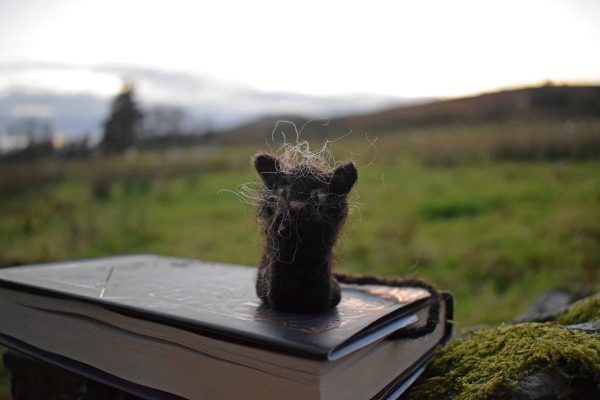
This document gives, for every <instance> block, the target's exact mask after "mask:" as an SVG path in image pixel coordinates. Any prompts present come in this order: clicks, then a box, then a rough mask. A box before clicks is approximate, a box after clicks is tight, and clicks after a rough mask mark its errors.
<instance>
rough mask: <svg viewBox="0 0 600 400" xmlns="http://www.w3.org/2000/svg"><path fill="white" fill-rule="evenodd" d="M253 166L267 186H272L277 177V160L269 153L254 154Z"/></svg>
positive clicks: (278, 170)
mask: <svg viewBox="0 0 600 400" xmlns="http://www.w3.org/2000/svg"><path fill="white" fill-rule="evenodd" d="M254 168H256V172H258V174H259V175H260V177H261V179H262V180H263V182H264V183H265V185H266V186H267V187H268V188H272V187H273V186H275V183H277V180H278V179H279V173H280V168H279V162H278V161H277V159H276V158H275V157H273V156H272V155H270V154H257V155H255V156H254Z"/></svg>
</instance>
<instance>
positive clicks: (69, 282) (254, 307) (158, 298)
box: [0, 255, 431, 360]
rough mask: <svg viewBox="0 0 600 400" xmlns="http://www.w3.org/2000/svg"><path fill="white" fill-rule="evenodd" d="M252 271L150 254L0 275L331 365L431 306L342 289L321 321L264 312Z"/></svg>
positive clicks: (412, 293) (406, 296)
mask: <svg viewBox="0 0 600 400" xmlns="http://www.w3.org/2000/svg"><path fill="white" fill-rule="evenodd" d="M255 274H256V269H255V268H252V267H244V266H237V265H227V264H217V263H207V262H202V261H196V260H187V259H178V258H170V257H162V256H154V255H134V256H119V257H108V258H100V259H93V260H83V261H74V262H66V263H51V264H41V265H33V266H22V267H15V268H7V269H3V270H0V287H4V288H8V289H13V290H17V291H24V292H32V293H37V294H42V295H44V296H52V297H59V298H67V299H76V300H78V301H83V302H88V303H93V304H96V305H98V306H101V307H104V308H108V309H110V310H112V311H117V312H119V313H122V314H126V315H130V316H133V317H136V318H141V319H147V320H151V321H154V322H159V323H161V324H165V325H171V326H173V327H176V328H179V329H184V330H189V331H193V332H198V333H201V334H203V335H207V336H212V337H216V338H219V339H223V340H230V341H236V342H241V343H245V344H249V345H255V346H259V347H264V348H269V349H274V350H279V351H283V352H287V353H296V354H298V355H302V356H306V357H312V358H318V359H328V360H334V359H337V358H340V357H343V356H345V355H346V354H348V353H350V352H352V351H355V350H356V349H358V348H361V347H364V346H367V345H369V344H370V343H373V342H375V341H377V340H380V339H382V338H384V337H385V336H387V335H389V334H391V333H393V332H394V331H396V330H397V329H401V328H402V327H404V326H407V325H410V324H413V323H416V322H417V321H416V317H415V314H414V313H415V311H416V310H418V309H421V308H422V307H425V306H426V305H427V304H428V301H430V300H431V299H430V296H429V293H428V292H427V291H425V290H423V289H420V288H392V287H387V286H375V285H365V286H362V285H342V288H343V290H342V301H341V303H340V305H339V306H338V307H337V308H336V309H334V310H332V311H330V312H328V313H325V314H318V315H311V314H306V315H297V314H294V315H292V314H286V313H279V312H276V311H272V310H269V309H266V308H265V307H264V306H262V305H261V303H260V301H259V299H258V298H257V296H256V293H255V290H254V279H255Z"/></svg>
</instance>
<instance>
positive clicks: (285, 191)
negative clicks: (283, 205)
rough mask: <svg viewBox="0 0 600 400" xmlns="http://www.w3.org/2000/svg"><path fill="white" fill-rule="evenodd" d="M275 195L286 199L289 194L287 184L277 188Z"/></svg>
mask: <svg viewBox="0 0 600 400" xmlns="http://www.w3.org/2000/svg"><path fill="white" fill-rule="evenodd" d="M277 195H278V196H279V197H283V198H284V199H287V198H288V197H289V196H290V188H289V186H282V187H280V188H279V189H277Z"/></svg>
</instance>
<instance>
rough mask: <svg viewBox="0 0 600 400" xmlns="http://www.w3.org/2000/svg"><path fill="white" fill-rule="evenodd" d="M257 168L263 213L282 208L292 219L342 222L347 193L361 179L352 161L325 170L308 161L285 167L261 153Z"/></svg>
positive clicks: (257, 157) (264, 214)
mask: <svg viewBox="0 0 600 400" xmlns="http://www.w3.org/2000/svg"><path fill="white" fill-rule="evenodd" d="M254 167H255V168H256V171H257V172H258V173H259V175H260V177H261V179H262V181H263V183H264V184H265V189H266V190H265V191H264V192H263V198H262V200H263V201H262V203H263V204H262V205H261V215H262V216H263V217H266V218H270V217H276V216H277V214H278V212H282V211H283V212H285V213H286V216H288V217H290V218H292V219H302V220H305V221H307V222H315V223H318V222H325V223H333V224H337V223H338V222H339V223H341V221H342V220H343V218H344V217H345V216H346V213H347V195H348V193H349V192H350V190H351V189H352V186H354V183H355V182H356V180H357V178H358V173H357V171H356V166H355V165H354V163H353V162H349V163H347V164H344V165H342V166H340V167H338V168H335V169H334V170H333V171H323V170H321V169H320V168H319V167H316V166H313V165H310V164H308V163H303V164H299V165H293V166H289V165H287V166H283V165H281V163H280V161H279V160H278V159H277V158H275V157H273V156H272V155H269V154H259V155H257V156H255V157H254Z"/></svg>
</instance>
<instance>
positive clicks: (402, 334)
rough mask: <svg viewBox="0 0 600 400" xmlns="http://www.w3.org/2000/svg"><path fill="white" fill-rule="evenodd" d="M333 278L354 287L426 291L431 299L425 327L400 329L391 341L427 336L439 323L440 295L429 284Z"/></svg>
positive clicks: (392, 279)
mask: <svg viewBox="0 0 600 400" xmlns="http://www.w3.org/2000/svg"><path fill="white" fill-rule="evenodd" d="M334 275H335V278H336V279H337V280H338V282H340V283H346V284H354V285H384V286H392V287H418V288H422V289H425V290H427V292H429V294H430V295H431V298H432V299H433V303H432V305H431V307H429V315H428V316H427V321H426V322H425V325H423V326H419V327H414V328H410V327H409V328H405V329H400V330H399V331H397V332H395V333H394V334H392V335H391V336H390V338H392V339H401V338H408V339H413V338H417V337H421V336H424V335H427V334H429V333H431V332H433V331H434V329H435V328H436V326H437V325H438V324H439V322H440V304H441V302H442V295H441V294H440V292H439V291H438V290H437V289H436V288H435V287H433V286H432V285H430V284H429V283H427V282H425V281H422V280H420V279H401V278H380V277H377V276H373V275H347V274H341V273H336V274H334Z"/></svg>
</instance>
